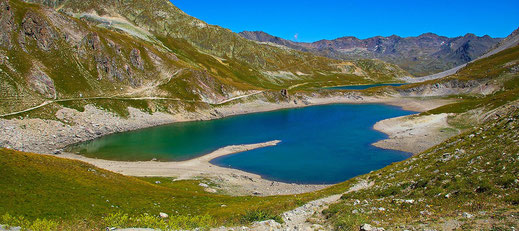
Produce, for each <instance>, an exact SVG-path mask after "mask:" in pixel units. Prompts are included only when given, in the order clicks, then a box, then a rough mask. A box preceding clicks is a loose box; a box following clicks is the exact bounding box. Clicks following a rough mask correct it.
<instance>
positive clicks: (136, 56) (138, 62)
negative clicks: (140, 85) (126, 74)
mask: <svg viewBox="0 0 519 231" xmlns="http://www.w3.org/2000/svg"><path fill="white" fill-rule="evenodd" d="M130 61H131V62H132V65H133V66H134V67H135V68H137V69H139V70H141V71H142V70H144V62H143V61H142V58H141V51H140V50H139V49H136V48H133V49H132V51H131V52H130Z"/></svg>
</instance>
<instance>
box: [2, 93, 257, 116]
mask: <svg viewBox="0 0 519 231" xmlns="http://www.w3.org/2000/svg"><path fill="white" fill-rule="evenodd" d="M265 91H266V90H263V91H258V92H254V93H250V94H246V95H240V96H236V97H232V98H229V99H226V100H223V101H221V102H218V103H208V102H204V101H200V100H187V99H179V98H168V97H153V96H150V97H120V96H113V97H103V96H97V97H84V98H68V99H55V100H48V101H45V102H43V103H41V104H40V105H37V106H34V107H30V108H27V109H24V110H21V111H16V112H11V113H7V114H3V115H0V117H7V116H13V115H18V114H21V113H25V112H30V111H32V110H36V109H38V108H42V107H45V106H47V105H49V104H52V103H59V102H70V101H79V100H98V99H108V100H173V101H182V102H190V103H206V104H212V105H221V104H224V103H228V102H231V101H234V100H238V99H242V98H246V97H249V96H253V95H258V94H261V93H264V92H265Z"/></svg>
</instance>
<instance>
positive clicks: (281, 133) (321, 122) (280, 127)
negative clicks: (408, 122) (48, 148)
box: [71, 104, 413, 183]
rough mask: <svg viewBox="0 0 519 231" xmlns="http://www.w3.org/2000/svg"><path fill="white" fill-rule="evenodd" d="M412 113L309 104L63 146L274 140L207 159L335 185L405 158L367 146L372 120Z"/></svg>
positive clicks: (144, 147) (161, 152) (143, 147)
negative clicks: (279, 141)
mask: <svg viewBox="0 0 519 231" xmlns="http://www.w3.org/2000/svg"><path fill="white" fill-rule="evenodd" d="M412 113H413V112H410V111H404V110H402V109H400V108H399V107H395V106H388V105H380V104H361V105H351V104H334V105H322V106H312V107H305V108H297V109H285V110H278V111H272V112H262V113H254V114H247V115H239V116H233V117H227V118H223V119H218V120H211V121H195V122H184V123H175V124H171V125H165V126H159V127H153V128H147V129H142V130H138V131H132V132H125V133H119V134H113V135H108V136H105V137H101V138H99V139H96V140H93V141H89V142H86V143H82V144H79V145H77V146H74V147H72V148H71V149H72V151H75V152H79V153H80V154H83V155H85V156H89V157H96V158H101V159H111V160H131V161H137V160H151V159H153V158H156V159H158V160H162V161H180V160H187V159H191V158H194V157H197V156H200V155H203V154H207V153H210V152H212V151H214V150H216V149H218V148H221V147H224V146H228V145H235V144H252V143H261V142H267V141H271V140H281V143H279V144H278V145H277V146H271V147H265V148H260V149H255V150H251V151H247V152H242V153H237V154H233V155H228V156H223V157H220V158H217V159H214V160H213V161H211V162H212V163H213V164H216V165H219V166H223V167H231V168H236V169H240V170H244V171H247V172H252V173H256V174H259V175H262V176H263V177H264V178H266V179H271V180H278V181H283V182H291V183H338V182H341V181H345V180H347V179H350V178H352V177H355V176H357V175H361V174H365V173H368V172H370V171H372V170H376V169H380V168H383V167H385V166H387V165H389V164H391V163H393V162H396V161H401V160H404V159H406V158H408V157H409V156H410V154H409V153H405V152H400V151H394V150H385V149H380V148H377V147H374V146H372V145H371V144H372V143H374V142H376V141H378V140H381V139H384V138H386V135H385V134H383V133H381V132H378V131H376V130H374V129H373V125H374V124H375V123H376V122H377V121H380V120H383V119H387V118H391V117H397V116H403V115H409V114H412Z"/></svg>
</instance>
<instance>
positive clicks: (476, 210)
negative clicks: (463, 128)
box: [324, 101, 519, 230]
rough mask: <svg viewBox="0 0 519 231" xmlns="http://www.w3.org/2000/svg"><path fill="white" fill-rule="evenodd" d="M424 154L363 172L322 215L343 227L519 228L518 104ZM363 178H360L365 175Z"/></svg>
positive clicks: (411, 228)
mask: <svg viewBox="0 0 519 231" xmlns="http://www.w3.org/2000/svg"><path fill="white" fill-rule="evenodd" d="M518 105H519V104H518V102H517V101H516V102H515V103H513V104H511V105H507V106H504V107H503V108H500V110H499V112H498V113H497V114H495V115H494V116H493V117H491V118H489V119H488V120H487V121H486V122H484V123H483V124H482V125H481V126H478V127H477V128H476V129H474V130H470V131H468V132H466V133H464V134H462V135H459V136H456V137H453V138H451V139H449V140H447V141H445V142H444V143H442V144H441V145H438V146H436V147H433V148H431V149H429V150H428V151H425V152H424V153H421V154H419V155H416V156H413V157H412V158H410V159H408V160H406V161H403V162H400V163H396V164H393V165H391V166H388V167H386V168H384V169H381V170H379V171H375V172H373V173H370V174H367V175H365V176H362V177H360V179H365V180H367V181H372V182H374V183H375V184H374V186H373V187H371V188H370V189H366V190H362V191H358V192H355V193H350V194H346V195H344V196H343V197H342V199H341V202H340V203H338V204H336V205H333V206H332V207H330V208H329V209H328V210H327V211H325V212H324V214H325V215H326V216H327V218H328V220H329V221H330V222H331V223H332V224H333V225H334V226H335V228H336V229H338V230H356V228H357V227H359V226H360V225H361V224H363V223H368V224H371V225H372V226H375V227H384V228H386V229H390V230H401V229H409V230H414V229H420V230H421V229H440V230H442V229H444V230H445V229H446V230H452V229H457V230H513V228H512V227H517V226H518V225H519V219H517V216H518V215H519V179H518V178H517V176H518V175H519V143H518V139H519V107H518ZM360 179H359V180H360Z"/></svg>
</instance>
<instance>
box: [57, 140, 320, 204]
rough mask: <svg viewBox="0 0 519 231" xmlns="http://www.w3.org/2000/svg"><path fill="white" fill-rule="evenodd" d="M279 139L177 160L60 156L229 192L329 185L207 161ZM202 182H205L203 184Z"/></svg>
mask: <svg viewBox="0 0 519 231" xmlns="http://www.w3.org/2000/svg"><path fill="white" fill-rule="evenodd" d="M280 142H281V141H280V140H273V141H269V142H265V143H258V144H246V145H231V146H226V147H223V148H220V149H218V150H216V151H214V152H211V153H209V154H206V155H203V156H200V157H197V158H194V159H190V160H186V161H179V162H159V161H135V162H131V161H110V160H101V159H94V158H88V157H84V156H81V155H76V154H73V153H63V154H60V155H58V156H59V157H63V158H68V159H76V160H81V161H84V162H87V163H90V164H93V165H95V166H97V167H100V168H103V169H107V170H110V171H113V172H117V173H121V174H124V175H129V176H140V177H152V176H156V177H174V178H175V180H185V179H201V178H205V179H211V180H213V182H214V183H216V184H217V185H219V186H220V188H214V187H213V188H211V187H209V186H207V187H206V188H205V190H206V191H208V192H214V193H216V192H218V190H223V191H224V192H226V193H229V194H232V195H251V194H252V195H258V196H260V195H261V196H269V195H284V194H297V193H304V192H309V191H315V190H318V189H322V188H324V187H326V186H328V185H305V184H287V183H282V182H275V181H270V180H266V179H263V178H262V177H261V176H259V175H256V174H253V173H248V172H244V171H240V170H237V169H231V168H224V167H219V166H216V165H213V164H211V163H210V161H211V160H212V159H215V158H218V157H221V156H225V155H231V154H235V153H239V152H244V151H249V150H252V149H257V148H264V147H268V146H275V145H277V144H278V143H280ZM236 185H239V186H240V187H236ZM204 186H205V185H204Z"/></svg>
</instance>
